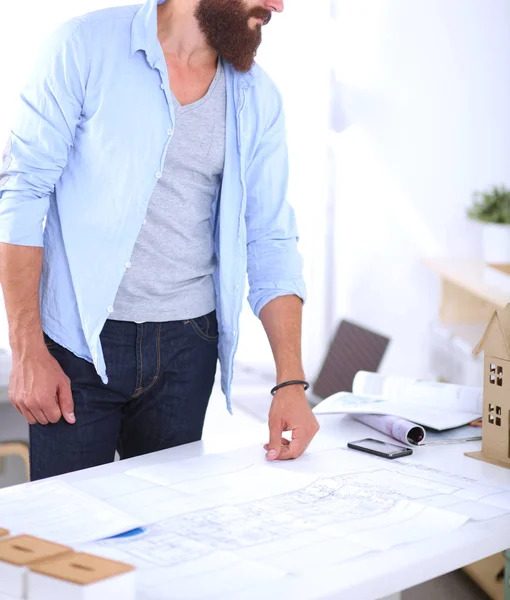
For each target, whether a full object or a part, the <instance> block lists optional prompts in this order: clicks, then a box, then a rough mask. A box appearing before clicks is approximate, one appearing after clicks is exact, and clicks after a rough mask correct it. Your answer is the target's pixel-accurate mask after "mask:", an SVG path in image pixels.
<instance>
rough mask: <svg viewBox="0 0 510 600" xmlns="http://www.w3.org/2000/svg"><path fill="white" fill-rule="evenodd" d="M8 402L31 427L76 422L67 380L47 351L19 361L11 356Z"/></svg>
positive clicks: (35, 352) (40, 351) (39, 350)
mask: <svg viewBox="0 0 510 600" xmlns="http://www.w3.org/2000/svg"><path fill="white" fill-rule="evenodd" d="M9 400H10V401H11V403H12V404H13V406H15V407H16V408H17V409H18V410H19V412H20V413H21V414H22V415H23V416H24V417H25V419H26V420H27V421H28V422H29V423H30V425H35V424H36V423H41V425H48V423H57V422H58V421H60V419H61V418H62V417H64V419H65V420H66V421H67V422H68V423H70V424H73V423H75V422H76V419H75V416H74V402H73V397H72V393H71V383H70V381H69V377H67V375H66V374H65V373H64V371H63V370H62V367H61V366H60V365H59V363H58V362H57V361H56V360H55V359H54V358H53V356H52V355H51V354H50V353H49V351H48V350H47V349H46V347H45V346H44V347H42V348H41V349H38V350H37V351H34V352H33V353H32V354H30V355H25V356H23V357H22V358H21V357H16V356H15V355H13V363H12V371H11V377H10V382H9Z"/></svg>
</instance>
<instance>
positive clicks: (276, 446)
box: [266, 424, 283, 460]
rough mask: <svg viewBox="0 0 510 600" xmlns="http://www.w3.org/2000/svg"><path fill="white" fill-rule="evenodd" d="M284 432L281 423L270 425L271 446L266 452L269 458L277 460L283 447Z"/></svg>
mask: <svg viewBox="0 0 510 600" xmlns="http://www.w3.org/2000/svg"><path fill="white" fill-rule="evenodd" d="M282 433H283V427H282V426H281V425H273V424H270V425H269V447H268V451H267V454H266V458H267V459H268V460H276V459H277V458H278V456H279V455H280V451H281V449H282Z"/></svg>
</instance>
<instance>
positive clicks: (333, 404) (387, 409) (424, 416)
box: [314, 392, 481, 431]
mask: <svg viewBox="0 0 510 600" xmlns="http://www.w3.org/2000/svg"><path fill="white" fill-rule="evenodd" d="M427 402H428V401H427ZM314 413H315V414H317V415H324V414H341V413H344V414H350V415H354V414H362V415H391V416H393V417H400V418H402V419H407V420H408V421H411V422H413V423H419V424H420V425H423V426H425V427H430V428H431V429H437V430H438V431H443V430H445V429H453V428H455V427H461V426H462V425H467V424H468V423H472V422H473V421H476V419H479V418H480V416H481V412H480V413H478V412H469V411H468V410H461V409H457V410H450V409H448V408H447V407H438V406H437V404H436V403H435V402H430V403H429V404H425V403H422V404H419V403H413V402H402V401H399V400H386V399H385V398H374V397H371V396H358V395H355V394H350V393H348V392H340V393H338V394H333V396H330V397H329V398H326V399H325V400H324V401H322V402H321V403H320V404H318V405H317V406H316V407H315V408H314Z"/></svg>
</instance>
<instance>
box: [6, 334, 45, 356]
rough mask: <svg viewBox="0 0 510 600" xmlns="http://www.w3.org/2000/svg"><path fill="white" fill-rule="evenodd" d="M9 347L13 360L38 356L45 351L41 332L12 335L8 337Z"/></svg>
mask: <svg viewBox="0 0 510 600" xmlns="http://www.w3.org/2000/svg"><path fill="white" fill-rule="evenodd" d="M9 345H10V347H11V352H12V356H13V358H14V359H16V358H18V359H22V358H25V357H27V356H30V355H33V354H39V353H40V352H42V351H44V350H46V344H45V343H44V337H43V333H42V330H41V331H40V332H38V333H33V332H32V333H31V334H30V335H27V334H26V332H25V334H24V335H23V334H21V333H20V334H17V335H16V334H12V335H10V336H9Z"/></svg>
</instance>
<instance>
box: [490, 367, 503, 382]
mask: <svg viewBox="0 0 510 600" xmlns="http://www.w3.org/2000/svg"><path fill="white" fill-rule="evenodd" d="M489 383H491V384H492V385H498V386H499V387H502V386H503V367H500V366H499V365H494V364H492V363H491V365H490V367H489Z"/></svg>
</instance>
